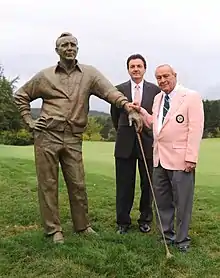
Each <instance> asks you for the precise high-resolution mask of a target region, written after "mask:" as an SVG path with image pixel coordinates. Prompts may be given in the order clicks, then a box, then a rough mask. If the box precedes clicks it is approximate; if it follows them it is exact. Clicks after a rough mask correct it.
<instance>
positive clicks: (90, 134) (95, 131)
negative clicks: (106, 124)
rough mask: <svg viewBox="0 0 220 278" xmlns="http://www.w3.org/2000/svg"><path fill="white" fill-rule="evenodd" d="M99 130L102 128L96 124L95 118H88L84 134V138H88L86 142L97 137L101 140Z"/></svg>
mask: <svg viewBox="0 0 220 278" xmlns="http://www.w3.org/2000/svg"><path fill="white" fill-rule="evenodd" d="M101 128H102V126H101V125H100V124H99V123H98V122H97V120H96V118H95V117H93V116H91V117H88V123H87V127H86V130H85V132H84V134H85V135H86V138H88V140H92V138H94V137H96V138H98V137H99V138H100V139H101V135H100V130H101Z"/></svg>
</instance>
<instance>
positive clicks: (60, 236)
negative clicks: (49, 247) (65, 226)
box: [53, 232, 64, 244]
mask: <svg viewBox="0 0 220 278" xmlns="http://www.w3.org/2000/svg"><path fill="white" fill-rule="evenodd" d="M53 243H55V244H57V243H61V244H62V243H64V237H63V234H62V233H61V232H56V233H55V234H53Z"/></svg>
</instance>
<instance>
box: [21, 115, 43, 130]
mask: <svg viewBox="0 0 220 278" xmlns="http://www.w3.org/2000/svg"><path fill="white" fill-rule="evenodd" d="M23 118H24V121H25V123H26V124H27V125H28V127H29V128H30V129H31V130H32V131H33V130H38V131H41V130H42V129H44V128H45V127H46V118H45V117H44V116H41V117H40V118H38V119H36V120H33V119H32V117H31V116H30V115H25V116H24V117H23Z"/></svg>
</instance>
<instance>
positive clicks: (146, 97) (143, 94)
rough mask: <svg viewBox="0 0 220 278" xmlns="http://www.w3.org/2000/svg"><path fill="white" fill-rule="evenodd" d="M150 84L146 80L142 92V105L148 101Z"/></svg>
mask: <svg viewBox="0 0 220 278" xmlns="http://www.w3.org/2000/svg"><path fill="white" fill-rule="evenodd" d="M148 87H149V86H148V84H147V82H146V81H145V80H144V84H143V92H142V99H141V106H142V107H144V106H145V104H146V102H147V99H148V90H147V88H148Z"/></svg>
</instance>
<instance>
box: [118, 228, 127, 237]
mask: <svg viewBox="0 0 220 278" xmlns="http://www.w3.org/2000/svg"><path fill="white" fill-rule="evenodd" d="M128 229H129V227H128V226H118V230H117V234H120V235H123V234H127V232H128Z"/></svg>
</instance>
